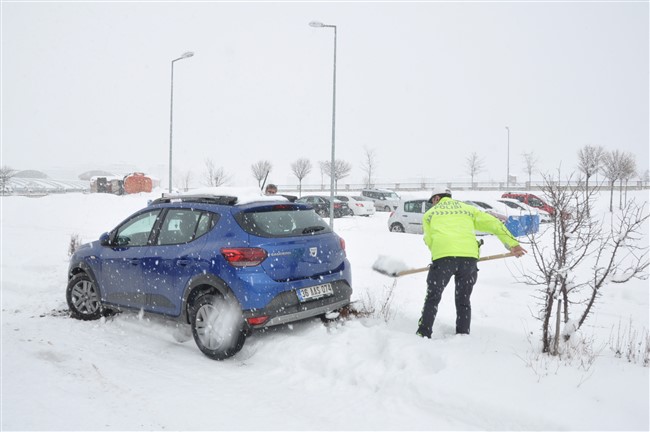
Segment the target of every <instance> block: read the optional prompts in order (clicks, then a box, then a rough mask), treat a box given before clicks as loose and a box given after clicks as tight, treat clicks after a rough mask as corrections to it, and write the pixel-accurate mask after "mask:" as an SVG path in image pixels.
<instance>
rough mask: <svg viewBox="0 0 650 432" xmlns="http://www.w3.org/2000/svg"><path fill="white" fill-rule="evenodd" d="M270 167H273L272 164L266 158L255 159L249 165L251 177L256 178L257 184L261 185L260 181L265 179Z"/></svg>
mask: <svg viewBox="0 0 650 432" xmlns="http://www.w3.org/2000/svg"><path fill="white" fill-rule="evenodd" d="M271 169H273V165H271V162H269V161H267V160H261V161H257V162H255V163H254V164H253V165H251V171H252V172H253V177H255V180H257V186H259V187H260V188H261V187H262V182H263V180H264V181H265V180H266V178H267V177H268V175H269V173H270V172H271Z"/></svg>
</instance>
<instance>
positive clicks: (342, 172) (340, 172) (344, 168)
mask: <svg viewBox="0 0 650 432" xmlns="http://www.w3.org/2000/svg"><path fill="white" fill-rule="evenodd" d="M350 171H352V165H350V164H349V163H348V162H346V161H344V160H341V159H336V160H335V161H334V169H332V162H330V161H327V162H324V163H323V172H324V173H325V174H326V175H327V176H328V177H330V178H331V177H332V175H333V176H334V193H336V191H337V189H338V183H339V180H341V179H342V178H345V177H347V176H348V175H350Z"/></svg>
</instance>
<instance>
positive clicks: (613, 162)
mask: <svg viewBox="0 0 650 432" xmlns="http://www.w3.org/2000/svg"><path fill="white" fill-rule="evenodd" d="M602 162H603V164H602V167H601V172H602V173H603V175H604V176H605V178H607V180H609V186H610V195H609V211H610V212H612V211H613V209H614V206H613V202H614V183H616V180H618V179H619V178H621V172H622V165H623V153H621V152H619V151H618V150H613V151H611V152H605V153H603V161H602Z"/></svg>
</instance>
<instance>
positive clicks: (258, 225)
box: [235, 209, 332, 237]
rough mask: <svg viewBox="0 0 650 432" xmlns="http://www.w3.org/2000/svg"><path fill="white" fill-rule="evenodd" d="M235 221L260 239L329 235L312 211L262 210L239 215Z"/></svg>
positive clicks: (328, 229) (323, 224) (328, 231)
mask: <svg viewBox="0 0 650 432" xmlns="http://www.w3.org/2000/svg"><path fill="white" fill-rule="evenodd" d="M235 220H236V221H237V223H239V225H240V226H241V227H242V229H243V230H244V231H246V232H247V233H249V234H254V235H257V236H260V237H292V236H302V235H317V234H324V233H330V232H332V230H331V229H330V227H329V225H328V224H327V222H325V221H324V220H323V219H321V218H320V217H319V216H318V215H317V214H316V212H315V211H314V210H312V209H309V210H297V209H296V210H294V209H291V210H272V211H268V210H264V211H250V212H245V213H240V214H238V215H236V216H235Z"/></svg>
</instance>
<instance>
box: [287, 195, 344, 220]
mask: <svg viewBox="0 0 650 432" xmlns="http://www.w3.org/2000/svg"><path fill="white" fill-rule="evenodd" d="M295 202H297V203H304V204H309V205H311V206H312V207H313V208H314V210H316V213H317V214H318V215H319V216H320V217H329V216H330V197H329V196H326V195H304V196H303V197H302V198H298V199H297V200H296V201H295ZM353 214H354V213H353V212H352V210H351V209H350V207H349V206H348V204H347V203H345V202H343V201H341V200H338V199H336V198H334V217H335V218H340V217H343V216H352V215H353Z"/></svg>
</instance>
